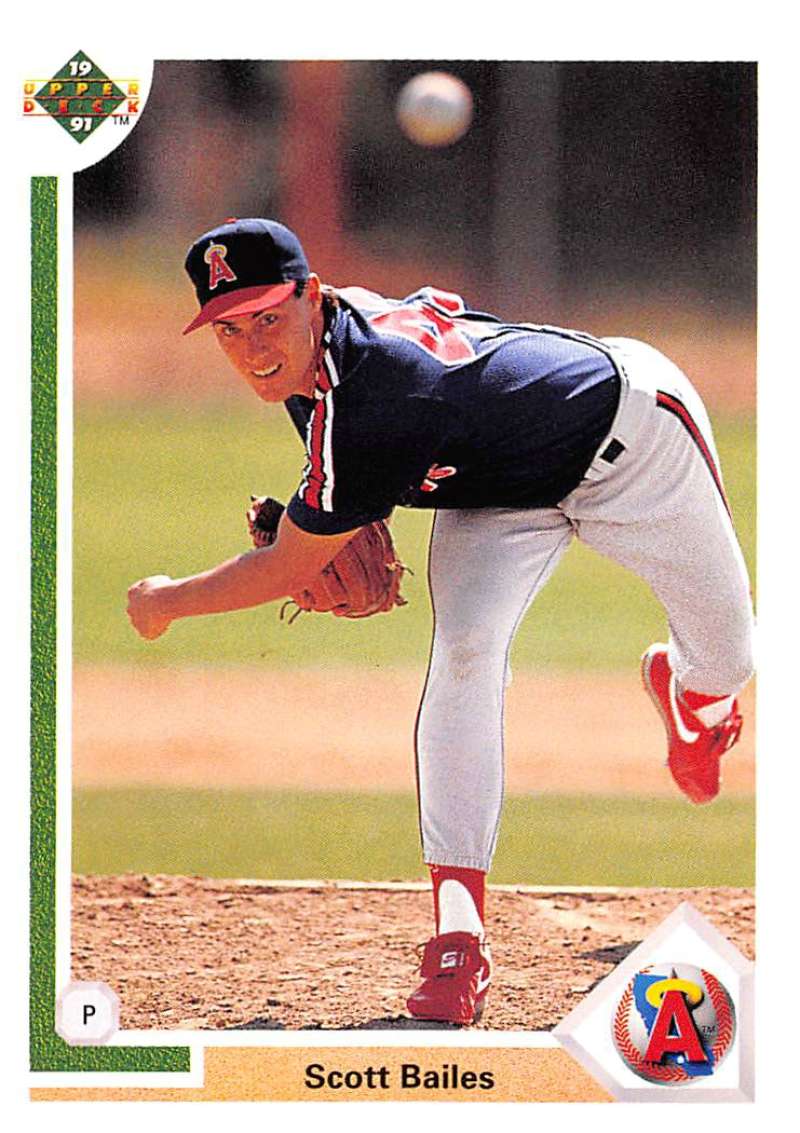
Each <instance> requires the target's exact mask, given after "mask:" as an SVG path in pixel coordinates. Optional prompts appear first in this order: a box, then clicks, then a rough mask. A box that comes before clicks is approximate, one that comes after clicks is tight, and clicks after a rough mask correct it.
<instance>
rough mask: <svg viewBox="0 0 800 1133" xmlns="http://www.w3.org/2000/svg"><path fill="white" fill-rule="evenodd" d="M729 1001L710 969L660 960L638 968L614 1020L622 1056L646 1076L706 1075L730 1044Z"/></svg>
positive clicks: (662, 1079)
mask: <svg viewBox="0 0 800 1133" xmlns="http://www.w3.org/2000/svg"><path fill="white" fill-rule="evenodd" d="M735 1030H736V1020H735V1010H734V1006H733V1001H732V999H731V997H730V995H729V994H728V992H727V991H726V989H725V988H724V987H723V985H722V984H721V983H720V982H719V980H718V979H717V978H716V977H715V976H713V975H712V974H711V973H710V972H707V971H705V970H704V969H702V968H696V967H693V966H692V965H690V964H658V965H651V966H650V967H647V968H643V969H642V970H641V971H640V972H637V973H636V975H635V976H634V977H633V979H632V980H631V981H630V983H629V984H628V985H627V987H626V988H625V991H624V993H623V995H622V998H621V999H620V1001H619V1005H618V1007H617V1010H616V1013H615V1015H614V1022H613V1034H614V1044H615V1046H616V1048H617V1051H618V1052H619V1054H620V1056H621V1058H622V1059H623V1061H624V1062H625V1063H626V1064H627V1066H628V1067H630V1069H631V1070H632V1071H633V1072H634V1073H635V1074H638V1075H639V1077H640V1078H644V1079H645V1080H646V1081H648V1082H658V1083H661V1084H663V1085H668V1086H677V1085H682V1084H685V1083H687V1082H692V1081H694V1080H696V1079H697V1078H705V1077H709V1076H710V1075H712V1074H713V1073H714V1071H715V1070H716V1069H717V1068H718V1067H719V1065H720V1064H721V1062H722V1060H723V1059H724V1058H725V1056H726V1054H727V1053H728V1051H729V1050H730V1048H731V1046H732V1045H733V1039H734V1034H735Z"/></svg>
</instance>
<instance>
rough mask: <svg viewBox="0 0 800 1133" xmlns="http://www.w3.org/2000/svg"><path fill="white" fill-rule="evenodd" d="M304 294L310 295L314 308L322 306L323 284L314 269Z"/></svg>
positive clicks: (309, 298)
mask: <svg viewBox="0 0 800 1133" xmlns="http://www.w3.org/2000/svg"><path fill="white" fill-rule="evenodd" d="M304 294H305V295H307V296H308V300H309V302H310V303H311V305H312V306H313V307H314V308H319V307H321V306H322V284H321V283H320V278H319V276H318V275H316V274H315V273H314V272H313V271H312V272H311V274H310V275H309V277H308V282H307V283H306V288H305V291H304Z"/></svg>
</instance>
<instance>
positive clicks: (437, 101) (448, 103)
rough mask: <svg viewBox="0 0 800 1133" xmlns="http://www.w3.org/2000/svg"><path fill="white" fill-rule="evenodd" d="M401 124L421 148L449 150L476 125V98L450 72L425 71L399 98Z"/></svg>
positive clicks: (398, 114) (409, 83) (404, 131)
mask: <svg viewBox="0 0 800 1133" xmlns="http://www.w3.org/2000/svg"><path fill="white" fill-rule="evenodd" d="M396 114H397V121H398V122H399V124H400V128H401V129H402V130H403V133H404V134H405V135H406V137H408V138H410V139H411V141H412V142H416V144H417V145H419V146H449V145H452V144H453V142H457V141H458V139H459V138H462V137H463V136H464V134H465V133H466V132H467V130H468V129H469V125H470V122H471V121H472V94H471V92H470V89H469V87H468V86H467V85H466V83H464V82H462V81H461V79H457V78H456V76H455V75H451V74H450V73H449V72H447V71H423V72H422V73H421V74H419V75H415V76H414V78H413V79H409V81H408V82H407V83H406V84H405V86H404V87H403V88H402V90H401V91H400V94H399V95H398V97H397V109H396Z"/></svg>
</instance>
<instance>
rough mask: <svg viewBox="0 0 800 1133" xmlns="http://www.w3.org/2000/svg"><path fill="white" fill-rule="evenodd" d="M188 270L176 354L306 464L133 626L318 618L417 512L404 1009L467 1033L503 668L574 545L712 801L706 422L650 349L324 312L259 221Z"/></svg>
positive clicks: (715, 783) (477, 991)
mask: <svg viewBox="0 0 800 1133" xmlns="http://www.w3.org/2000/svg"><path fill="white" fill-rule="evenodd" d="M186 268H187V271H188V273H189V276H190V278H191V280H192V283H193V284H194V287H195V290H196V294H197V298H198V301H199V303H200V311H199V313H198V314H197V316H196V317H195V318H194V319H193V321H192V322H191V323H190V324H189V326H188V327H187V328H186V332H185V333H188V332H190V331H194V330H196V329H197V328H199V327H202V326H206V325H210V327H211V332H212V333H213V335H214V336H215V337H216V339H217V341H218V343H219V345H220V347H221V348H222V350H223V351H224V353H225V354H226V356H227V358H228V360H229V361H230V363H231V364H232V365H233V367H234V369H235V370H236V371H237V373H238V374H239V375H240V376H241V377H242V379H243V380H244V381H245V382H246V383H247V384H248V385H249V386H250V387H251V388H252V390H253V391H254V392H255V393H256V395H257V396H258V397H259V398H261V399H262V400H263V401H266V402H278V401H283V402H285V404H286V407H287V409H288V412H289V414H290V416H291V418H292V421H293V422H294V424H295V426H296V427H297V429H298V430H299V432H300V434H301V436H302V437H303V439H304V441H305V446H306V463H305V468H304V470H303V472H302V476H301V477H300V481H299V484H298V487H297V490H296V491H295V493H294V495H293V497H292V498H291V500H290V501H289V503H288V506H287V508H286V511H285V513H283V514H282V515H281V516H280V520H279V521H278V522H277V532H276V533H275V536H273V537H272V538H271V541H270V542H269V543H268V544H266V543H264V544H262V545H259V546H258V547H257V548H256V549H255V550H252V551H249V552H248V553H246V554H243V555H239V556H237V557H236V558H233V559H231V560H230V561H228V562H224V563H222V564H220V565H218V566H216V567H213V568H212V569H210V570H207V571H204V572H203V573H200V574H196V575H192V576H190V577H187V578H182V579H171V578H169V577H167V576H165V575H157V576H154V577H151V578H145V579H143V580H141V581H140V582H138V583H136V584H135V585H134V586H132V587H131V589H130V591H129V605H128V613H129V616H130V618H131V621H132V623H133V625H134V627H135V628H136V630H137V631H138V632H139V633H140V634H141V635H142V636H143V637H145V638H147V639H154V638H157V637H159V636H160V635H161V634H162V633H164V632H165V630H166V629H167V628H168V627H169V625H170V624H171V622H173V621H174V620H176V619H178V618H185V617H191V616H196V615H200V614H213V613H222V612H225V611H228V610H237V609H242V608H244V607H250V606H255V605H258V604H260V603H263V602H270V601H273V600H275V599H284V598H286V597H287V596H296V595H298V594H301V593H304V594H309V593H313V591H314V588H315V586H318V580H319V578H320V573H321V572H323V571H324V570H325V569H326V568H327V564H329V563H331V561H332V560H333V563H334V564H335V563H336V562H338V561H339V559H338V558H337V556H340V555H341V554H342V552H343V550H344V548H345V547H346V546H348V545H350V546H352V545H353V544H354V543H355V541H356V538H357V536H358V534H359V533H360V532H362V531H364V530H368V529H370V526H371V525H374V524H375V523H379V522H380V521H383V520H386V519H387V518H388V517H389V516H390V514H391V512H392V510H393V508H395V507H396V506H404V507H417V508H433V509H435V512H436V514H435V519H434V524H433V534H432V538H431V546H430V570H429V577H430V589H431V599H432V604H433V612H434V625H435V628H434V634H433V645H432V650H431V657H430V664H429V669H428V675H427V681H426V684H425V690H424V693H423V697H422V703H421V706H420V711H419V717H418V721H417V728H416V749H417V781H418V796H419V808H420V829H421V836H422V846H423V853H424V859H425V861H426V863H427V864H428V865H429V867H430V872H431V877H432V881H433V898H434V915H435V933H434V936H433V937H432V939H431V940H430V941H429V942H428V944H427V945H426V948H425V951H424V957H423V962H422V968H421V975H422V982H421V984H420V986H419V987H418V988H417V990H416V991H414V992H413V994H412V995H411V996H410V998H409V999H408V1008H409V1010H410V1012H411V1013H412V1015H414V1016H417V1017H419V1018H423V1019H436V1020H442V1021H447V1022H451V1023H460V1024H469V1023H472V1022H473V1021H474V1020H475V1019H477V1018H478V1017H479V1016H480V1013H481V1011H482V1008H483V1005H484V1002H485V999H486V994H487V990H488V987H489V982H490V978H491V960H490V955H489V948H488V946H487V943H486V940H485V934H484V888H485V879H486V874H487V871H488V869H489V867H490V863H491V861H492V856H493V853H494V848H495V840H496V836H497V827H498V821H499V817H500V810H501V804H502V797H503V738H502V730H503V697H504V689H505V686H506V684H507V682H508V679H509V670H508V655H509V649H510V646H511V643H512V640H513V638H514V634H515V632H516V629H517V626H518V625H519V623H520V621H521V620H522V617H523V615H524V614H525V611H526V610H527V609H528V607H529V606H530V604H531V602H532V601H533V600H534V599H535V597H536V595H537V594H538V593H539V591H540V590H541V589H542V587H543V586H544V584H545V582H546V581H547V579H548V578H549V577H550V575H551V574H552V572H553V570H554V569H555V568H556V566H557V564H558V562H559V560H560V558H561V556H562V555H563V553H564V551H565V550H566V548H567V546H568V545H569V543H570V541H571V540H572V539H573V538H575V537H577V538H579V539H581V540H582V541H583V542H584V543H586V544H588V545H589V546H590V547H594V548H595V549H596V550H597V551H599V552H600V553H601V554H603V555H606V556H608V557H609V558H611V559H613V560H614V561H615V562H618V563H621V564H622V565H623V566H626V567H629V568H630V569H631V570H633V571H635V572H636V573H637V574H638V575H639V576H640V577H642V578H643V579H645V580H646V582H647V583H648V584H649V585H650V586H651V588H652V589H653V591H654V593H655V594H656V595H657V597H658V598H659V600H660V601H661V603H662V604H663V606H664V608H665V611H666V614H667V617H668V621H669V630H670V634H669V643H668V644H656V645H653V646H651V647H650V649H648V650H647V652H646V654H645V656H644V658H643V664H642V675H643V680H644V685H645V688H646V690H647V692H648V693H649V695H650V697H651V698H652V700H653V703H654V704H655V707H656V708H657V709H658V711H659V712H660V714H661V716H662V718H663V721H664V724H665V726H666V732H667V748H668V765H669V769H670V771H671V773H672V776H673V778H674V780H675V782H676V783H677V785H678V786H679V788H680V789H681V790H682V791H683V792H684V793H685V794H686V795H687V796H688V798H689V799H691V800H692V802H694V803H705V802H709V801H710V800H711V799H713V798H714V797H715V796H716V795H717V792H718V790H719V784H720V758H721V756H722V755H723V754H724V753H725V752H726V751H727V750H728V749H729V748H730V747H731V746H732V745H733V744H734V743H735V742H736V740H737V739H738V737H739V733H740V729H741V723H742V721H741V716H740V714H739V710H738V706H737V700H736V694H737V693H738V691H739V690H740V689H741V688H742V686H743V685H744V684H745V683H746V682H747V681H748V679H749V678H750V676H751V673H752V611H751V603H750V593H749V586H748V579H747V574H746V569H745V565H744V561H743V558H742V554H741V551H740V549H739V545H738V543H737V540H736V536H735V534H734V529H733V525H732V523H731V516H730V512H729V509H728V504H727V501H726V498H725V492H724V488H723V483H722V479H721V476H720V471H719V462H718V459H717V454H716V450H715V447H714V441H713V438H712V434H711V428H710V425H709V420H708V416H707V414H706V411H705V409H704V407H703V404H702V402H701V400H700V398H699V397H698V395H697V393H696V392H695V391H694V389H693V388H692V386H691V385H690V384H689V381H688V380H687V378H686V377H685V376H684V375H683V374H682V373H681V371H680V370H679V369H678V368H677V366H675V365H674V364H673V363H672V362H670V361H669V360H668V359H667V358H665V357H664V356H663V355H662V354H660V353H659V352H658V351H657V350H655V349H654V348H652V347H650V346H647V345H645V344H643V343H641V342H637V341H633V340H631V339H623V338H618V339H598V338H594V337H592V336H591V335H589V334H584V333H581V332H578V331H574V330H566V329H563V328H559V327H554V326H539V325H533V324H527V323H526V324H508V323H504V322H502V321H501V320H500V319H498V318H495V317H494V316H493V315H489V314H484V313H481V312H477V311H473V310H471V309H469V308H468V307H467V306H466V304H465V302H464V300H463V299H462V298H461V297H460V296H458V295H455V294H452V293H450V292H447V291H442V290H437V289H436V288H433V287H424V288H422V289H421V290H420V291H417V292H415V293H414V294H412V295H409V296H408V297H407V298H405V299H400V300H398V299H387V298H384V297H382V296H381V295H377V294H375V293H374V292H371V291H368V290H364V289H362V288H360V287H348V288H344V289H339V290H334V289H332V288H329V287H326V286H323V285H322V284H321V283H320V280H319V278H318V276H317V275H315V274H314V273H313V272H311V271H310V270H309V267H308V263H307V261H306V257H305V254H304V252H303V249H302V247H301V245H300V243H299V241H298V239H297V237H296V236H295V235H294V234H293V233H292V232H291V231H289V230H288V229H287V228H285V227H283V226H282V225H280V224H278V223H276V222H275V221H272V220H262V219H253V220H229V221H226V222H225V223H224V224H222V225H221V226H220V227H218V228H215V229H214V230H212V231H210V232H207V233H205V234H204V235H203V236H201V237H200V238H199V239H198V240H197V241H196V242H195V243H194V244H193V245H192V247H191V249H190V251H189V254H188V257H187V260H186ZM351 541H352V543H351ZM309 605H311V606H313V602H312V601H311V600H309ZM390 605H391V603H389V605H384V606H383V607H381V608H389V607H390ZM319 608H327V609H330V608H333V605H332V604H331V603H329V604H328V605H327V606H321V607H319ZM335 612H338V611H335Z"/></svg>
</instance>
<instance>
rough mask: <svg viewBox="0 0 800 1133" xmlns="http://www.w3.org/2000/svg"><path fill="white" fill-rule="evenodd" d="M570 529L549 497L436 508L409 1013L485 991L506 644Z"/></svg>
mask: <svg viewBox="0 0 800 1133" xmlns="http://www.w3.org/2000/svg"><path fill="white" fill-rule="evenodd" d="M572 533H573V532H572V526H571V524H570V523H569V521H568V520H567V519H566V518H565V517H564V516H563V515H561V514H560V513H559V512H558V511H557V510H556V509H542V510H539V511H527V512H519V511H513V510H510V509H486V510H484V509H480V510H470V511H440V512H438V513H437V515H436V519H435V523H434V530H433V535H432V539H431V550H430V563H429V579H430V588H431V599H432V602H433V612H434V635H433V646H432V650H431V659H430V664H429V669H428V676H427V680H426V684H425V691H424V693H423V697H422V703H421V705H420V711H419V716H418V720H417V734H416V747H417V784H418V794H419V807H420V828H421V833H422V845H423V853H424V858H425V861H426V862H427V863H428V865H429V866H430V868H431V878H432V881H433V886H434V902H435V911H436V934H437V935H436V936H435V937H434V939H433V940H431V941H430V942H429V944H428V945H427V947H426V950H425V957H424V960H423V965H422V976H423V980H422V983H421V985H420V987H419V988H418V989H417V990H416V991H415V992H414V994H413V995H412V996H411V997H410V998H409V1000H408V1007H409V1010H410V1011H411V1013H412V1014H413V1015H416V1016H417V1017H420V1018H427V1019H440V1020H446V1021H450V1022H457V1023H469V1022H472V1021H473V1020H474V1019H475V1018H477V1017H478V1015H479V1014H480V1011H481V1009H482V1006H483V1002H484V1000H485V997H486V992H487V990H488V986H489V979H490V975H491V959H490V957H489V952H488V947H487V946H486V943H485V940H484V934H483V892H484V884H485V877H486V873H487V871H488V869H489V866H490V864H491V860H492V856H493V853H494V847H495V841H496V838H497V828H498V823H499V819H500V810H501V805H502V799H503V700H504V694H505V687H506V683H507V680H508V674H509V670H508V653H509V649H510V647H511V642H512V640H513V637H514V634H515V632H516V629H517V626H518V625H519V623H520V621H521V619H522V617H523V615H524V613H525V611H526V609H527V608H528V606H529V605H530V603H531V602H532V601H533V599H534V597H535V596H536V594H537V593H538V592H539V590H540V589H541V588H542V586H544V584H545V582H546V581H547V579H548V578H549V577H550V574H551V573H552V571H553V570H554V569H555V566H556V565H557V563H558V561H559V560H560V558H561V555H562V554H563V552H564V550H565V549H566V547H567V546H568V544H569V542H570V539H571V537H572Z"/></svg>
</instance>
